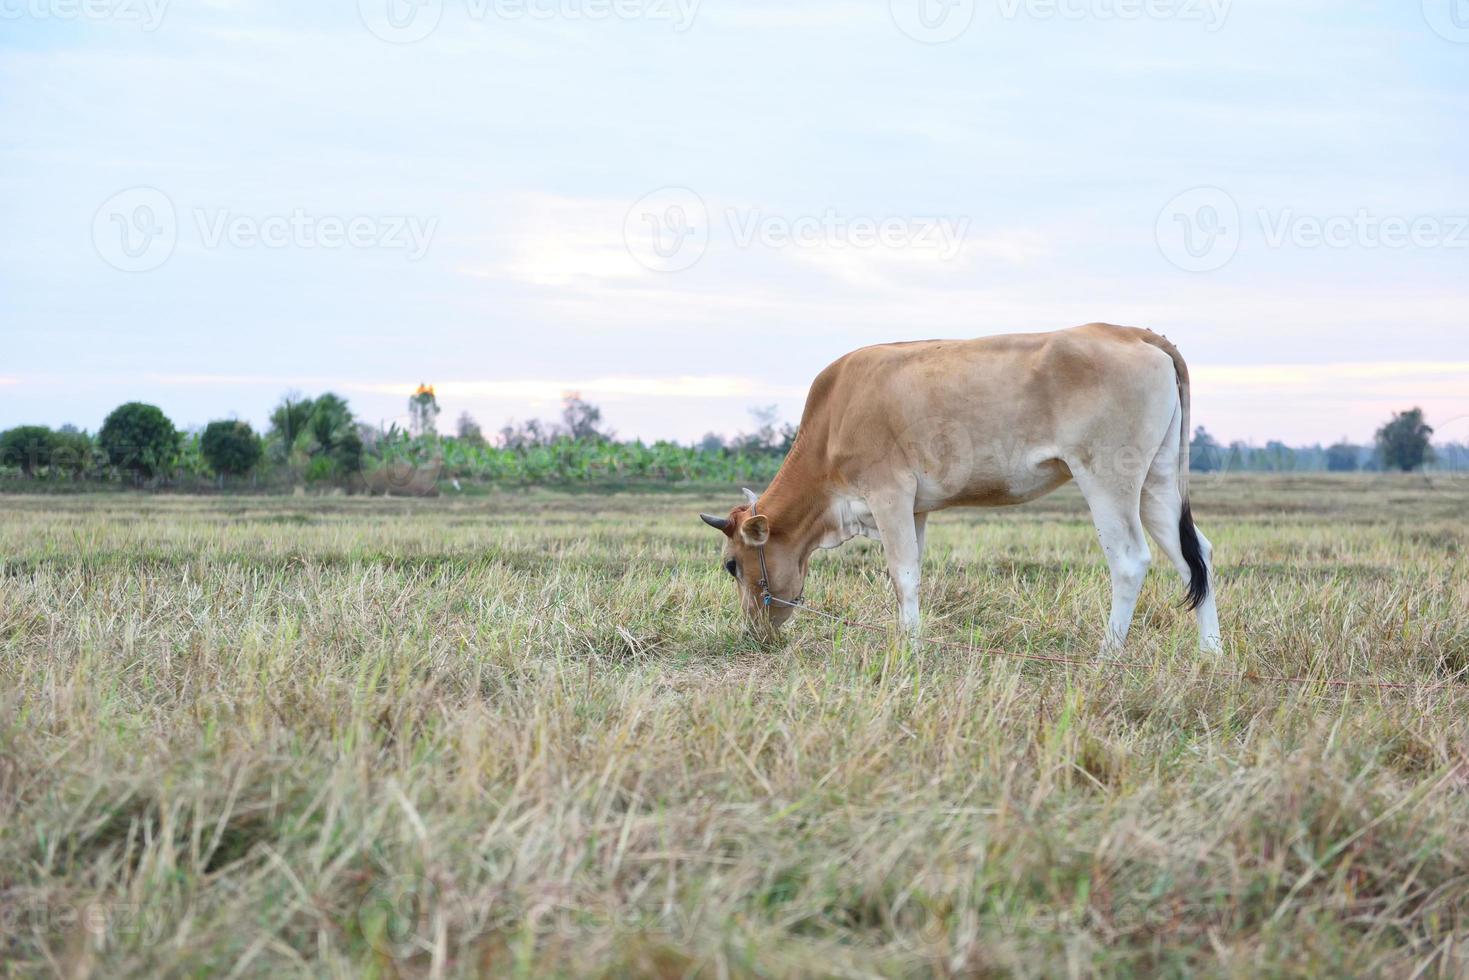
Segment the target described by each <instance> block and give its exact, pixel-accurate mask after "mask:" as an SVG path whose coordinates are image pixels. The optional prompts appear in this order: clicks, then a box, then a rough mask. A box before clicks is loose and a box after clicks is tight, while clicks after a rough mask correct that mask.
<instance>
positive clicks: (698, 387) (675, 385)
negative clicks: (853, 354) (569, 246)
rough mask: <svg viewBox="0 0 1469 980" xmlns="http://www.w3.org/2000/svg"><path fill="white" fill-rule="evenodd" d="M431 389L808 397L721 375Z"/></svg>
mask: <svg viewBox="0 0 1469 980" xmlns="http://www.w3.org/2000/svg"><path fill="white" fill-rule="evenodd" d="M343 387H353V386H346V385H344V386H343ZM355 388H356V390H359V391H372V392H375V393H377V394H383V395H397V394H402V395H405V396H406V395H410V394H412V393H413V389H414V385H412V384H407V383H392V384H381V385H358V386H355ZM434 390H435V392H436V393H437V394H438V395H440V396H441V397H444V398H457V399H475V398H505V399H517V400H524V401H530V402H539V401H548V400H549V401H554V400H557V399H560V398H561V397H562V396H563V395H565V394H567V393H568V392H577V393H579V394H581V395H582V396H584V397H587V398H598V399H603V400H606V401H619V400H623V399H641V398H801V397H804V396H805V394H806V388H805V386H804V385H803V386H801V387H790V386H782V385H772V384H766V383H764V382H761V381H754V380H751V379H749V378H738V377H730V376H723V375H680V376H677V377H667V378H657V377H634V376H620V377H603V378H585V379H581V380H567V381H555V380H546V379H540V380H535V379H524V380H513V381H446V382H442V383H436V384H435V385H434Z"/></svg>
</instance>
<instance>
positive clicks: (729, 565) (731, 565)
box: [724, 558, 737, 575]
mask: <svg viewBox="0 0 1469 980" xmlns="http://www.w3.org/2000/svg"><path fill="white" fill-rule="evenodd" d="M724 570H725V571H726V572H729V573H730V574H731V575H735V574H737V573H736V570H735V560H734V559H733V558H731V559H730V560H729V561H727V562H725V563H724Z"/></svg>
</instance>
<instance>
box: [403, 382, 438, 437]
mask: <svg viewBox="0 0 1469 980" xmlns="http://www.w3.org/2000/svg"><path fill="white" fill-rule="evenodd" d="M438 417H439V400H438V398H436V397H435V396H434V386H433V385H426V384H424V383H423V382H419V384H418V390H417V391H415V392H414V393H413V396H412V397H411V398H409V399H408V427H409V429H410V431H412V433H413V434H414V435H416V436H431V435H435V434H437V431H438V425H437V420H438Z"/></svg>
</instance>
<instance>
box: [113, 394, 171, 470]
mask: <svg viewBox="0 0 1469 980" xmlns="http://www.w3.org/2000/svg"><path fill="white" fill-rule="evenodd" d="M178 438H179V437H178V431H177V430H176V429H175V428H174V427H173V423H172V422H170V421H169V420H168V416H166V415H164V414H163V412H162V410H161V409H159V408H158V407H157V406H156V405H147V404H144V403H143V402H128V403H127V404H126V405H119V406H118V407H117V408H114V409H113V410H112V414H110V415H108V416H107V418H106V420H105V421H104V422H103V423H102V430H101V431H100V432H98V433H97V445H98V446H100V447H101V448H102V451H103V452H104V453H106V454H107V461H108V462H109V463H111V464H112V465H113V466H116V467H117V468H118V469H120V470H125V471H127V472H129V473H132V474H134V475H135V476H137V477H141V478H148V477H153V476H157V475H158V474H160V473H163V472H164V471H165V470H167V469H168V468H169V467H171V466H172V465H173V461H174V458H175V457H176V456H177V454H178Z"/></svg>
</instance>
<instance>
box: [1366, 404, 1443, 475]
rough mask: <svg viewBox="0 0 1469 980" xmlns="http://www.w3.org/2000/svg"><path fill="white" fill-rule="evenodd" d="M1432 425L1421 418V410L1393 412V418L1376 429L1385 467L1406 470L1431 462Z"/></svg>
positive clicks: (1379, 453)
mask: <svg viewBox="0 0 1469 980" xmlns="http://www.w3.org/2000/svg"><path fill="white" fill-rule="evenodd" d="M1431 435H1433V427H1432V426H1430V425H1428V424H1427V423H1425V422H1424V421H1423V409H1421V408H1410V409H1408V411H1406V412H1394V413H1393V417H1392V420H1391V421H1389V422H1388V423H1387V424H1386V425H1384V426H1383V427H1382V428H1380V429H1378V430H1377V454H1378V455H1379V456H1381V457H1382V465H1383V466H1384V467H1386V468H1388V469H1395V470H1402V471H1403V472H1404V473H1408V472H1410V471H1412V470H1416V469H1418V468H1419V467H1420V466H1422V465H1423V464H1424V463H1430V462H1432V461H1433V449H1432V447H1431V446H1430V445H1429V443H1428V437H1429V436H1431Z"/></svg>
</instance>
